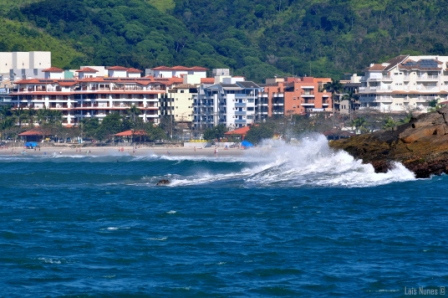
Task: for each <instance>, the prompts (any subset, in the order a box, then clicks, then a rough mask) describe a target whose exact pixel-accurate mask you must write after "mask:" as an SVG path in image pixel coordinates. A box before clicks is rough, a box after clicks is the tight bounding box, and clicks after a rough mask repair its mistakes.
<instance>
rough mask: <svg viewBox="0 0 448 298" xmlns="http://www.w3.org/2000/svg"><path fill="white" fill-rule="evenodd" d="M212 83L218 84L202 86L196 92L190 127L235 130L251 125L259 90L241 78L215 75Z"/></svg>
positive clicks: (253, 84) (253, 120)
mask: <svg viewBox="0 0 448 298" xmlns="http://www.w3.org/2000/svg"><path fill="white" fill-rule="evenodd" d="M221 81H222V82H221ZM215 82H219V83H215V84H213V85H206V84H202V85H201V86H200V87H199V89H198V94H197V96H196V97H195V99H194V119H193V127H194V128H195V129H199V130H200V129H206V128H211V127H213V126H217V125H219V124H223V125H225V126H226V127H228V128H230V129H234V128H238V127H244V126H247V125H250V124H253V123H254V122H255V107H256V101H257V98H258V96H259V94H260V93H261V91H262V88H261V87H260V86H259V85H257V84H255V83H254V82H250V81H245V80H244V78H242V77H237V78H231V77H230V78H229V77H226V78H224V79H222V78H221V77H220V76H216V78H215Z"/></svg>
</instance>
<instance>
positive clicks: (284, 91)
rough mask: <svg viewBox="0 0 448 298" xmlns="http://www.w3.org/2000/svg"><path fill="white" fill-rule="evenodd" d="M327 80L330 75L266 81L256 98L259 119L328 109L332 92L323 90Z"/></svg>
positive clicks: (328, 110) (329, 108)
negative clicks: (257, 100) (257, 99)
mask: <svg viewBox="0 0 448 298" xmlns="http://www.w3.org/2000/svg"><path fill="white" fill-rule="evenodd" d="M329 82H331V79H330V78H313V77H303V78H292V77H289V78H275V79H268V80H266V85H265V86H264V91H263V93H262V94H261V97H260V101H259V102H260V105H261V106H260V105H259V108H260V110H259V113H258V114H259V115H260V120H262V119H263V118H265V117H272V116H290V115H304V114H310V113H318V112H331V111H332V110H333V103H332V99H331V93H330V92H327V91H326V90H325V84H327V83H329ZM266 107H267V109H266ZM266 112H267V113H266Z"/></svg>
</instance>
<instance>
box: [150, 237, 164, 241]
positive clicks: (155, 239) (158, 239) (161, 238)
mask: <svg viewBox="0 0 448 298" xmlns="http://www.w3.org/2000/svg"><path fill="white" fill-rule="evenodd" d="M167 239H168V237H160V238H149V240H151V241H165V240H167Z"/></svg>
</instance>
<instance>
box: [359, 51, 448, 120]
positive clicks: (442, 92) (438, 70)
mask: <svg viewBox="0 0 448 298" xmlns="http://www.w3.org/2000/svg"><path fill="white" fill-rule="evenodd" d="M359 95H360V98H359V99H360V103H361V107H360V108H361V109H366V108H371V109H375V110H378V111H381V112H410V111H419V112H426V111H427V110H428V107H429V106H430V103H431V102H432V101H435V100H437V101H440V102H442V101H446V100H447V95H448V56H409V55H400V56H397V57H395V58H393V59H391V60H389V61H387V62H385V63H380V64H371V65H370V66H369V67H368V68H367V69H366V70H365V74H364V77H362V79H361V87H360V88H359Z"/></svg>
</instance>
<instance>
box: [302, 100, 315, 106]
mask: <svg viewBox="0 0 448 298" xmlns="http://www.w3.org/2000/svg"><path fill="white" fill-rule="evenodd" d="M300 105H301V106H304V107H314V100H305V101H304V102H303V103H301V104H300Z"/></svg>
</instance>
